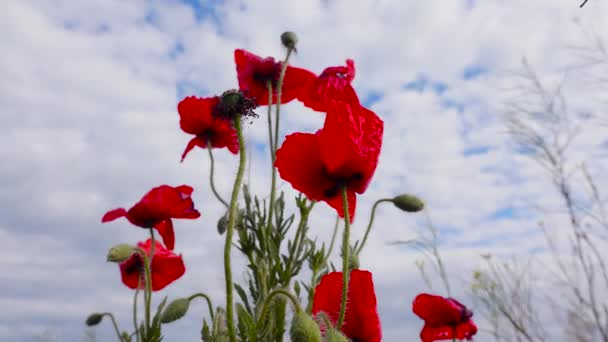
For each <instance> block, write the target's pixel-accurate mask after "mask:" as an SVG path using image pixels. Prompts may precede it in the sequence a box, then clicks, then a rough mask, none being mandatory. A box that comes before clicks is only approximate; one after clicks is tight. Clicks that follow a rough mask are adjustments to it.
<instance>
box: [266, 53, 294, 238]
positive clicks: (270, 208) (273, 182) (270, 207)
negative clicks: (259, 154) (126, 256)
mask: <svg viewBox="0 0 608 342" xmlns="http://www.w3.org/2000/svg"><path fill="white" fill-rule="evenodd" d="M291 51H292V49H291V48H289V49H287V55H286V56H285V61H283V64H282V65H281V73H280V74H279V82H278V83H277V103H276V112H275V121H274V142H272V134H271V137H270V138H271V141H270V150H271V153H272V154H271V162H272V165H271V169H272V178H271V185H270V203H269V204H268V226H267V230H268V235H269V232H270V229H271V228H272V215H273V210H274V202H275V198H276V188H277V169H276V168H275V167H274V162H275V159H276V152H277V149H278V145H279V120H280V114H281V95H282V93H283V79H284V78H285V72H286V71H287V62H288V61H289V57H290V56H291ZM269 89H270V90H272V87H269ZM268 99H269V102H268V107H269V109H268V114H269V115H268V117H269V118H270V107H272V92H270V93H269V95H268ZM269 124H270V119H269Z"/></svg>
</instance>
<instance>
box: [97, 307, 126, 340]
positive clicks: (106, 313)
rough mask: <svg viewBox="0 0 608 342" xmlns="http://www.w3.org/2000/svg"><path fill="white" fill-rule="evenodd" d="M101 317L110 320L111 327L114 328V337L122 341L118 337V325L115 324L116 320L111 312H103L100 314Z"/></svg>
mask: <svg viewBox="0 0 608 342" xmlns="http://www.w3.org/2000/svg"><path fill="white" fill-rule="evenodd" d="M101 315H102V316H108V317H110V319H111V320H112V325H113V326H114V331H116V336H118V340H119V341H122V336H121V335H120V330H119V329H118V324H117V323H116V319H115V318H114V315H112V313H111V312H104V313H102V314H101Z"/></svg>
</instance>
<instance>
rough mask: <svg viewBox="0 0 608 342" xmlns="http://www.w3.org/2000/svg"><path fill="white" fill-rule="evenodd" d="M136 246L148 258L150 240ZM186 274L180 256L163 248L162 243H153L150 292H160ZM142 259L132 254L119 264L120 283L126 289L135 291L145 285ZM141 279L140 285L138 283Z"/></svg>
mask: <svg viewBox="0 0 608 342" xmlns="http://www.w3.org/2000/svg"><path fill="white" fill-rule="evenodd" d="M137 246H138V247H139V248H141V249H143V250H144V251H145V252H146V255H147V256H148V258H150V253H151V252H152V240H151V239H148V240H147V241H146V242H145V243H144V242H139V243H138V244H137ZM184 272H186V267H185V266H184V261H183V260H182V256H181V255H177V254H175V253H173V252H172V251H170V250H168V249H166V248H165V246H163V244H162V243H160V242H158V241H155V244H154V256H153V257H152V264H151V267H150V277H151V279H152V291H158V290H162V289H163V288H164V287H165V286H167V285H169V284H171V283H172V282H174V281H175V280H176V279H178V278H179V277H181V276H182V275H183V274H184ZM144 274H145V273H144V259H143V258H142V257H141V255H139V253H133V255H131V257H130V258H129V259H127V260H125V261H124V262H122V263H121V264H120V275H121V277H122V282H123V283H124V284H125V285H127V287H129V288H132V289H136V288H137V287H138V286H141V287H140V288H143V287H144V285H145V279H146V278H145V276H144ZM140 279H141V283H140Z"/></svg>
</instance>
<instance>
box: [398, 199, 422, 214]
mask: <svg viewBox="0 0 608 342" xmlns="http://www.w3.org/2000/svg"><path fill="white" fill-rule="evenodd" d="M392 201H393V204H395V206H396V207H397V208H399V209H401V210H403V211H407V212H410V213H415V212H418V211H421V210H422V209H424V202H422V200H421V199H420V198H418V197H416V196H414V195H410V194H403V195H399V196H397V197H395V198H393V200H392Z"/></svg>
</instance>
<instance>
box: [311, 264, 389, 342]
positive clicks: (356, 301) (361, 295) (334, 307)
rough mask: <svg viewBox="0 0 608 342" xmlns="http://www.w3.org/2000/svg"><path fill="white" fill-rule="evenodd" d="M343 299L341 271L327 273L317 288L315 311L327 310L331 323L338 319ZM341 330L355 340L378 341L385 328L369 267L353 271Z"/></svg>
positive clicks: (360, 341)
mask: <svg viewBox="0 0 608 342" xmlns="http://www.w3.org/2000/svg"><path fill="white" fill-rule="evenodd" d="M341 302H342V272H332V273H328V274H326V275H324V276H323V278H321V282H319V285H317V287H316V288H315V295H314V299H313V304H312V314H313V315H316V314H318V313H319V312H325V313H326V314H327V315H328V316H329V319H330V321H331V322H332V324H334V326H335V324H336V323H337V322H338V318H339V316H340V305H341ZM341 330H342V333H344V335H346V336H347V337H348V338H350V339H351V340H353V341H358V342H379V341H380V340H382V328H381V326H380V318H379V317H378V310H377V309H376V294H375V293H374V282H373V280H372V274H371V273H370V272H368V271H362V270H352V271H351V272H350V279H349V286H348V299H347V301H346V314H345V316H344V323H343V324H342V328H341Z"/></svg>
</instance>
